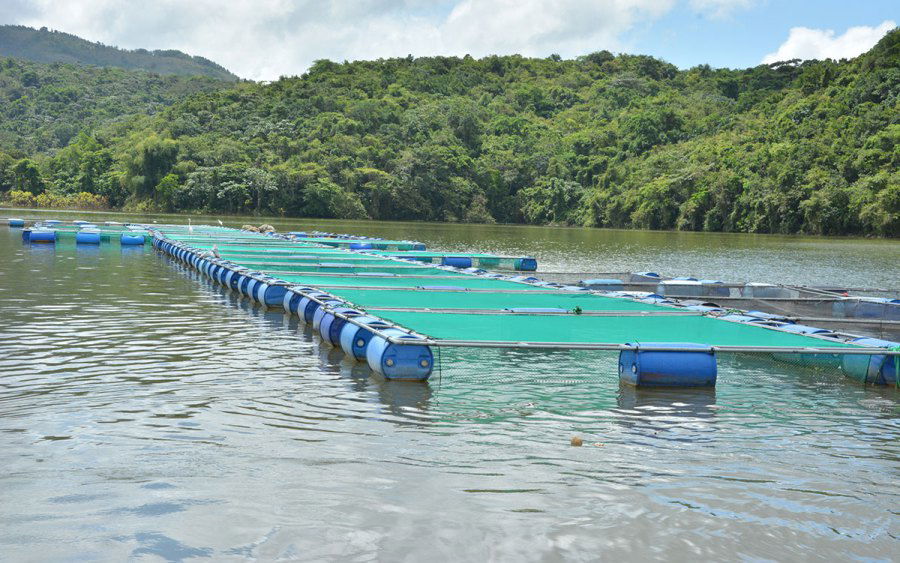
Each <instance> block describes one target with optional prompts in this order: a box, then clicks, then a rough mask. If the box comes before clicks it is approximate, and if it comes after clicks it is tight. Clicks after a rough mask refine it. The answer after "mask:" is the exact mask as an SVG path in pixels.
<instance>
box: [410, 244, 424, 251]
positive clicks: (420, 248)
mask: <svg viewBox="0 0 900 563" xmlns="http://www.w3.org/2000/svg"><path fill="white" fill-rule="evenodd" d="M412 249H413V250H418V251H419V252H423V251H424V250H425V244H424V243H421V242H416V243H413V246H412Z"/></svg>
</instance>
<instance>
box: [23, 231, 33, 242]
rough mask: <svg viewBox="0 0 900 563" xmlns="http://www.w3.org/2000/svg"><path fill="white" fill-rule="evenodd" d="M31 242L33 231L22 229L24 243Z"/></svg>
mask: <svg viewBox="0 0 900 563" xmlns="http://www.w3.org/2000/svg"><path fill="white" fill-rule="evenodd" d="M29 241H31V229H22V242H29Z"/></svg>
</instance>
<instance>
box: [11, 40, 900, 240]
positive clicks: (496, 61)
mask: <svg viewBox="0 0 900 563" xmlns="http://www.w3.org/2000/svg"><path fill="white" fill-rule="evenodd" d="M0 67H2V72H0V95H2V96H3V104H4V108H5V109H3V110H2V111H3V112H4V115H3V124H2V129H3V131H4V132H3V137H2V138H0V151H5V152H6V153H7V154H0V188H2V189H3V190H10V193H9V195H8V196H7V199H11V198H12V196H13V195H15V196H16V197H17V198H19V199H18V200H17V201H19V202H20V203H23V202H24V203H27V202H28V201H29V200H28V197H29V196H31V195H37V194H39V193H40V192H44V191H47V192H48V193H49V194H55V195H56V196H59V197H64V196H67V195H72V194H76V193H87V194H97V195H98V196H102V197H104V198H106V199H105V201H107V202H108V203H109V204H110V205H112V206H115V207H124V208H125V209H130V210H165V211H207V212H222V213H261V214H284V215H291V216H311V217H339V218H372V219H412V220H429V221H464V222H494V221H497V222H512V223H515V222H521V223H532V224H559V225H585V226H595V227H626V228H644V229H683V230H706V231H739V232H760V233H813V234H864V235H880V236H892V237H896V236H900V171H898V170H900V168H898V165H900V149H898V145H900V143H898V141H900V30H894V31H893V32H891V33H889V34H888V35H887V36H886V37H884V38H883V39H882V40H881V41H880V42H879V43H878V45H876V46H875V47H874V48H873V49H872V50H871V51H870V52H868V53H866V54H864V55H862V56H860V57H858V58H856V59H853V60H850V61H831V60H826V61H806V62H800V61H785V62H782V63H776V64H772V65H760V66H757V67H755V68H750V69H745V70H729V69H713V68H710V67H708V66H698V67H694V68H691V69H688V70H679V69H677V68H676V67H674V66H673V65H671V64H668V63H666V62H664V61H661V60H658V59H654V58H651V57H647V56H640V55H619V56H613V55H612V54H611V53H609V52H606V51H601V52H596V53H592V54H589V55H586V56H583V57H580V58H578V59H575V60H562V59H560V58H559V57H557V56H551V57H548V58H546V59H534V58H524V57H520V56H503V57H500V56H492V57H486V58H483V59H480V60H475V59H472V58H470V57H465V58H453V57H429V58H412V57H408V58H400V59H388V60H376V61H360V62H351V63H343V64H339V63H334V62H330V61H318V62H317V63H315V64H314V65H313V67H312V68H311V69H310V70H309V72H307V73H306V74H304V75H303V76H300V77H287V78H282V79H280V80H278V81H276V82H273V83H271V84H256V83H250V82H240V83H237V84H229V85H228V87H227V88H222V87H220V86H218V85H216V84H205V85H203V87H200V86H199V85H196V84H194V85H193V87H191V84H190V83H178V84H176V83H172V84H171V85H170V87H168V88H165V87H162V86H160V88H161V90H160V93H159V94H158V96H159V97H160V100H159V104H158V107H157V106H154V107H153V109H155V110H158V111H157V112H156V113H155V115H149V116H148V115H145V113H146V111H145V108H144V107H137V106H136V107H133V108H130V109H131V110H133V111H129V109H128V108H126V109H125V110H124V111H123V114H122V115H120V116H118V117H115V118H113V117H112V113H114V111H112V110H110V111H108V112H107V113H105V114H104V115H102V116H100V118H99V119H93V117H94V116H93V115H92V112H94V111H95V109H94V108H100V107H105V106H102V105H99V106H98V105H97V104H94V105H90V104H82V100H83V99H84V98H85V97H90V96H91V94H90V93H89V92H86V91H85V88H83V87H82V85H80V84H76V83H73V82H79V81H80V80H81V79H80V78H78V76H79V73H82V72H85V70H84V69H82V68H80V67H79V68H75V67H68V66H66V65H59V66H57V70H55V71H47V72H46V73H45V75H48V76H59V77H62V78H61V81H62V83H54V84H53V85H52V88H53V89H57V90H58V89H63V90H64V91H67V92H71V93H72V94H71V95H72V96H73V97H72V98H71V99H70V101H68V102H66V101H59V100H56V101H53V100H49V101H48V100H47V98H46V96H47V94H46V90H45V86H43V85H42V84H40V83H38V84H37V85H34V86H24V85H25V84H26V83H27V82H28V81H27V80H26V79H25V78H24V76H23V75H24V74H26V73H29V72H31V73H34V74H38V75H41V73H40V72H38V71H36V70H35V69H34V68H33V67H31V66H29V65H27V64H24V63H21V62H16V61H10V60H7V61H5V62H3V63H2V64H0ZM60 69H62V70H60ZM95 72H99V71H96V70H95ZM102 72H110V71H109V70H106V71H102ZM121 72H125V71H121ZM142 76H144V75H142ZM120 79H121V80H122V81H123V82H128V81H140V80H141V79H140V78H137V77H135V75H132V74H128V73H126V74H122V75H121V77H120ZM149 79H150V78H147V80H149ZM156 80H162V81H165V80H166V79H163V78H159V77H157V78H156ZM9 84H13V86H12V87H10V86H7V85H9ZM15 84H21V85H23V86H15ZM207 86H208V87H207ZM29 87H30V88H33V89H32V90H28V91H27V93H23V92H25V91H26V90H25V89H26V88H29ZM17 88H18V90H17ZM10 89H12V90H13V91H14V92H13V93H12V94H10V93H8V91H9V90H10ZM86 90H88V91H90V90H92V88H91V87H87V88H86ZM190 90H195V91H190ZM138 92H140V88H137V89H136V90H135V91H134V92H133V93H132V94H127V93H123V94H121V95H122V96H124V98H123V100H126V99H130V98H129V96H132V95H138ZM163 92H164V93H163ZM167 94H171V95H173V96H174V95H177V94H184V95H183V96H182V97H181V98H180V99H178V101H175V102H174V103H172V104H171V105H168V104H169V102H170V99H171V98H166V97H165V96H166V95H167ZM14 95H18V96H19V97H18V98H17V99H16V100H13V98H12V96H14ZM114 97H115V95H114ZM163 98H165V99H163ZM10 101H14V102H15V103H16V104H21V105H22V106H23V107H28V108H29V109H28V111H25V112H23V113H22V114H21V115H19V114H16V113H15V112H14V111H11V110H10V109H8V108H7V107H6V106H8V105H9V104H10ZM121 103H122V104H124V105H125V106H128V105H129V104H130V103H131V102H126V101H122V102H121ZM145 103H149V102H147V101H146V100H145ZM48 104H49V105H52V104H57V105H59V104H62V105H61V106H58V108H59V109H57V110H54V111H56V112H57V114H59V115H61V114H63V113H66V112H68V111H69V110H68V109H66V108H67V107H68V105H69V104H81V107H82V109H80V110H78V111H73V112H72V113H73V114H74V115H73V117H72V120H71V124H72V125H73V127H78V128H80V130H79V132H78V134H77V135H74V136H70V137H71V138H70V140H69V142H68V143H65V146H64V147H62V148H60V146H61V145H62V144H64V143H61V142H59V143H58V142H55V141H54V139H53V136H52V135H50V137H49V138H42V137H41V136H40V135H38V134H37V133H36V132H37V131H40V130H41V129H40V127H42V126H44V125H42V124H43V123H44V121H43V120H40V119H35V118H34V116H35V115H49V113H48V111H47V110H45V109H44V108H45V107H47V105H48ZM160 108H162V109H160ZM96 111H100V110H99V109H97V110H96ZM51 113H52V112H51ZM30 131H35V133H34V134H33V135H32V134H31V133H29V132H30ZM72 131H73V130H72ZM66 136H69V135H63V137H66ZM11 190H14V191H11ZM22 192H28V193H24V194H23V193H22ZM23 198H24V199H23ZM45 200H46V198H45Z"/></svg>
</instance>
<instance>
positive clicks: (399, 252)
mask: <svg viewBox="0 0 900 563" xmlns="http://www.w3.org/2000/svg"><path fill="white" fill-rule="evenodd" d="M371 252H372V254H379V255H381V256H398V257H401V258H403V257H407V258H409V257H412V258H415V257H417V256H422V257H427V258H441V257H443V256H458V257H462V258H466V257H469V258H500V257H499V256H497V255H495V254H479V253H474V252H427V251H424V250H422V251H419V250H373V251H371Z"/></svg>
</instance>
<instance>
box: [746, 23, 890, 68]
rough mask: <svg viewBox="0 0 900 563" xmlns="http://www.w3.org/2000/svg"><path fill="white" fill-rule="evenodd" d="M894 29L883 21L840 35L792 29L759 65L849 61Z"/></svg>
mask: <svg viewBox="0 0 900 563" xmlns="http://www.w3.org/2000/svg"><path fill="white" fill-rule="evenodd" d="M895 27H897V24H896V23H895V22H894V21H892V20H885V21H884V22H882V23H881V25H879V26H878V27H869V26H864V25H863V26H859V27H851V28H849V29H848V30H847V31H845V32H844V33H843V34H842V35H837V36H836V35H835V33H834V30H832V29H810V28H808V27H793V28H791V31H790V33H789V34H788V38H787V41H785V42H784V43H782V44H781V46H780V47H778V50H777V51H775V52H774V53H769V54H768V55H766V56H765V57H764V58H763V60H762V62H763V64H770V63H775V62H779V61H789V60H791V59H819V60H821V59H836V60H839V59H851V58H853V57H856V56H859V55H861V54H863V53H865V52H866V51H868V50H869V49H871V48H872V47H873V46H874V45H875V43H878V40H879V39H881V38H882V37H884V35H885V34H886V33H887V32H889V31H890V30H892V29H894V28H895Z"/></svg>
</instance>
